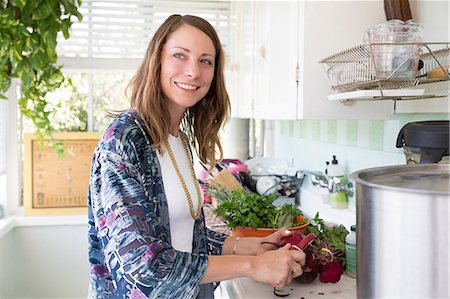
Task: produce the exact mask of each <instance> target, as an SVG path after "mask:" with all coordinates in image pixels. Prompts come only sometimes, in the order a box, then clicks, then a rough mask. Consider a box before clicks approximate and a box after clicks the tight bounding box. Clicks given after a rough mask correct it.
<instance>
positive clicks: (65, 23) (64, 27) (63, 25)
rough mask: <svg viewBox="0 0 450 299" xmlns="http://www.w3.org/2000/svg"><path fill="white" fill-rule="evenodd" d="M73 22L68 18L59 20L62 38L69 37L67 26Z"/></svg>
mask: <svg viewBox="0 0 450 299" xmlns="http://www.w3.org/2000/svg"><path fill="white" fill-rule="evenodd" d="M72 24H73V22H72V21H70V19H64V20H62V22H61V30H62V32H63V35H64V38H65V39H68V38H69V37H70V33H69V28H70V26H72Z"/></svg>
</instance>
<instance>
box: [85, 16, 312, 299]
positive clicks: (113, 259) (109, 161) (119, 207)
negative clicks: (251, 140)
mask: <svg viewBox="0 0 450 299" xmlns="http://www.w3.org/2000/svg"><path fill="white" fill-rule="evenodd" d="M223 60H224V57H223V50H222V48H221V44H220V41H219V39H218V37H217V34H216V32H215V30H214V29H213V27H212V26H211V25H210V24H209V23H208V22H206V21H205V20H203V19H201V18H198V17H194V16H180V15H172V16H170V17H169V18H168V19H167V20H166V21H165V22H164V23H163V24H162V25H161V26H160V28H159V29H158V30H157V31H156V33H155V35H154V37H153V38H152V40H151V42H150V44H149V47H148V50H147V53H146V55H145V58H144V61H143V63H142V65H141V66H140V68H139V70H138V71H137V73H136V75H135V76H134V78H133V79H132V81H131V83H130V86H129V88H130V91H131V109H129V110H127V111H125V112H123V113H121V114H120V115H119V116H118V117H117V118H116V119H115V120H114V121H113V122H112V123H111V125H110V126H109V127H108V129H107V130H106V131H105V133H104V134H103V136H102V138H101V140H100V142H99V145H98V147H97V149H96V151H95V153H94V157H93V161H92V170H91V179H90V184H89V194H88V198H89V260H90V263H91V280H90V297H93V298H194V297H197V298H213V297H214V295H213V291H214V288H215V286H216V284H214V283H215V282H218V281H221V280H226V279H232V278H236V277H243V276H247V277H251V278H253V279H254V280H256V281H259V282H263V283H268V284H271V285H273V286H277V287H282V286H284V285H286V284H288V283H289V282H290V281H291V279H292V278H293V277H295V276H298V275H300V274H301V265H302V264H304V261H305V256H304V253H303V252H300V251H297V250H289V249H290V244H288V245H286V246H285V247H283V248H281V249H278V250H271V249H274V248H271V246H270V245H266V244H261V243H262V242H263V241H268V242H272V243H277V244H279V243H280V242H281V239H282V238H283V237H284V236H286V235H288V234H289V232H288V231H285V230H283V229H281V230H279V231H278V232H276V233H274V234H272V235H271V236H269V237H266V238H241V239H239V238H234V237H230V236H225V235H222V234H219V233H215V232H212V231H210V230H208V229H206V228H205V224H204V215H203V213H202V202H203V198H202V192H201V191H200V188H199V185H198V182H197V180H196V178H195V174H194V171H193V168H192V155H191V152H190V146H191V147H192V148H194V149H195V150H196V153H197V154H198V156H199V158H200V159H201V160H202V161H203V162H205V163H209V164H210V165H215V164H216V163H217V160H216V148H217V149H218V151H219V156H220V157H222V148H221V145H220V141H219V136H218V132H219V130H220V128H221V126H222V125H223V123H224V122H225V121H226V119H227V117H228V113H229V99H228V95H227V92H226V90H225V84H224V78H223V67H224V62H223Z"/></svg>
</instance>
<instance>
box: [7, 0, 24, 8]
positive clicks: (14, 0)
mask: <svg viewBox="0 0 450 299" xmlns="http://www.w3.org/2000/svg"><path fill="white" fill-rule="evenodd" d="M6 2H8V1H6ZM10 2H11V4H12V5H13V6H17V7H18V8H20V10H22V9H23V8H24V6H25V4H26V2H27V1H26V0H10Z"/></svg>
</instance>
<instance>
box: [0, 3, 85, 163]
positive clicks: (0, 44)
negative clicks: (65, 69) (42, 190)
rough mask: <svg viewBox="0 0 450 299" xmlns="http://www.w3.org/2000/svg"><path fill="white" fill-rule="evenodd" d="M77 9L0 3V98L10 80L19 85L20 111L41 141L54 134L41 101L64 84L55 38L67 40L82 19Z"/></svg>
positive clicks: (63, 5) (60, 5) (67, 5)
mask: <svg viewBox="0 0 450 299" xmlns="http://www.w3.org/2000/svg"><path fill="white" fill-rule="evenodd" d="M80 5H81V0H0V98H1V99H6V96H5V92H6V91H7V90H8V88H9V87H10V85H11V80H12V79H13V78H18V79H20V82H21V98H20V99H19V100H18V107H19V110H20V111H21V112H22V113H23V114H24V115H25V116H26V117H28V118H30V119H31V120H32V122H33V123H34V124H35V126H36V135H37V137H38V139H41V140H42V139H43V137H45V136H51V134H52V133H53V132H54V128H53V127H52V125H51V122H50V119H49V115H50V114H51V113H55V111H52V109H51V108H50V107H49V105H48V101H47V100H46V97H45V96H46V94H47V93H48V92H52V91H54V90H55V89H56V88H58V87H59V86H60V85H61V84H62V83H63V82H64V81H65V78H64V76H63V74H62V72H61V66H58V65H56V62H57V58H58V55H57V53H56V45H57V35H58V32H62V33H63V35H64V38H66V39H67V38H69V35H70V34H69V29H70V27H71V25H72V24H73V20H74V19H75V18H77V19H78V20H79V21H81V19H82V15H81V14H80V13H79V11H78V7H79V6H80ZM69 84H70V82H69ZM52 143H53V144H54V145H57V143H56V142H54V141H52ZM62 151H63V149H62V146H59V147H58V146H57V152H58V153H59V154H61V153H62Z"/></svg>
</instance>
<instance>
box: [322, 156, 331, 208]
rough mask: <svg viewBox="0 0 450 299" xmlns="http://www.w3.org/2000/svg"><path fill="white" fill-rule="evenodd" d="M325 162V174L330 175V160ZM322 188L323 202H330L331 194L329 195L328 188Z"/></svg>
mask: <svg viewBox="0 0 450 299" xmlns="http://www.w3.org/2000/svg"><path fill="white" fill-rule="evenodd" d="M325 164H326V167H325V175H328V166H329V165H330V162H329V161H326V162H325ZM320 190H321V195H322V202H323V203H325V204H330V195H329V192H328V189H326V188H320Z"/></svg>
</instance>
